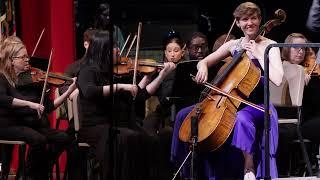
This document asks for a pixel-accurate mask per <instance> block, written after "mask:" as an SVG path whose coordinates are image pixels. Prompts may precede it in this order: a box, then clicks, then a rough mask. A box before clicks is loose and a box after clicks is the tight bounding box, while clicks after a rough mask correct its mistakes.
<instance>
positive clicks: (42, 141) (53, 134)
mask: <svg viewBox="0 0 320 180" xmlns="http://www.w3.org/2000/svg"><path fill="white" fill-rule="evenodd" d="M28 61H29V58H28V54H27V50H26V48H25V46H24V44H23V43H22V41H21V40H20V39H19V38H18V37H15V36H10V37H8V38H7V39H5V40H4V42H3V44H2V45H1V64H0V68H1V73H2V76H3V78H2V85H1V89H2V91H3V92H2V93H1V96H3V97H2V98H0V99H1V101H2V102H1V104H2V105H4V108H1V112H2V113H4V114H2V115H1V117H3V118H4V117H5V118H4V119H2V120H1V121H2V122H3V123H4V124H3V125H2V126H1V127H2V128H1V130H0V132H1V136H2V137H4V138H8V139H13V140H24V141H26V142H27V143H28V144H29V145H30V146H31V148H30V154H29V155H30V156H29V157H30V158H29V159H30V167H31V168H30V172H27V173H30V174H28V175H29V176H31V177H32V178H34V179H39V180H40V179H44V180H45V179H48V172H49V170H50V165H53V162H55V158H57V156H58V155H59V152H56V151H53V148H49V149H46V144H47V143H49V144H50V145H51V144H55V145H58V146H59V145H61V144H64V143H68V142H71V139H70V138H69V137H68V135H67V134H65V133H64V132H59V131H55V130H52V129H50V128H48V127H44V126H43V123H42V120H40V119H39V117H38V113H37V111H39V112H41V114H43V115H45V114H47V113H48V112H49V111H50V109H51V110H52V109H53V107H56V106H57V105H58V104H59V102H60V101H62V100H61V99H60V100H58V101H55V102H54V103H53V102H52V103H48V104H50V105H47V104H46V103H45V104H44V106H43V105H41V104H38V102H40V101H39V99H37V98H34V97H31V96H28V95H27V94H23V95H22V94H21V93H20V92H18V91H17V89H16V88H17V87H18V81H19V75H20V74H21V73H23V72H24V71H25V70H26V69H27V68H26V67H27V66H28ZM74 87H75V85H73V88H74ZM71 90H72V87H71V88H70V90H69V91H68V92H70V91H71ZM40 95H41V94H40ZM65 97H67V94H66V95H65ZM18 98H19V99H18ZM24 99H26V100H30V101H26V100H24ZM60 104H61V103H60ZM17 107H21V108H17ZM35 110H36V111H35ZM55 140H56V141H55ZM50 147H51V146H50ZM51 167H52V166H51Z"/></svg>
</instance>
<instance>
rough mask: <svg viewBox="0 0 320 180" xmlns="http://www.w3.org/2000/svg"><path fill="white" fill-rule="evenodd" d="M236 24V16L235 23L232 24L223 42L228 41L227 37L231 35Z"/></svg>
mask: <svg viewBox="0 0 320 180" xmlns="http://www.w3.org/2000/svg"><path fill="white" fill-rule="evenodd" d="M235 24H236V18H234V20H233V23H232V24H231V27H230V29H229V31H228V34H227V36H226V38H225V39H224V41H223V44H224V43H226V42H227V39H228V38H229V36H230V34H231V31H232V29H233V27H234V25H235Z"/></svg>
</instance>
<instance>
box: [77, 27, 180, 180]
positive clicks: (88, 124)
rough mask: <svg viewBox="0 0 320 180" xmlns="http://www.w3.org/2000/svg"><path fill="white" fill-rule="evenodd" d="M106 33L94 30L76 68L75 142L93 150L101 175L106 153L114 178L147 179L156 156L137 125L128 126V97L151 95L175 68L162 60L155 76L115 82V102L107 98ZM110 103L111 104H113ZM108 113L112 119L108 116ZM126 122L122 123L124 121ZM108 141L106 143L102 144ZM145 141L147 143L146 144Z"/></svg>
mask: <svg viewBox="0 0 320 180" xmlns="http://www.w3.org/2000/svg"><path fill="white" fill-rule="evenodd" d="M109 44H110V41H109V33H108V32H107V31H98V32H97V33H96V34H95V35H94V36H93V38H92V41H91V42H90V45H89V47H88V51H87V53H86V55H85V57H84V64H83V66H81V67H80V72H79V76H78V82H77V83H78V88H79V101H80V106H79V112H80V114H81V117H82V119H80V121H81V127H80V130H79V141H81V142H87V143H88V144H90V146H91V147H92V148H93V149H94V159H95V160H96V162H97V163H99V164H100V165H101V166H102V169H103V173H104V175H103V176H104V177H106V176H107V175H108V174H109V173H110V169H109V168H108V167H110V166H109V165H108V163H109V161H108V158H109V156H113V158H114V159H115V160H116V162H117V167H116V169H117V171H116V174H115V175H116V177H117V179H150V178H148V176H149V172H148V168H149V165H150V163H151V162H149V161H151V160H153V159H155V158H156V156H155V155H153V154H152V153H150V151H149V150H150V149H152V148H151V147H150V140H149V139H148V136H146V135H145V134H144V133H143V132H142V131H141V130H140V129H139V128H138V129H130V128H128V126H129V125H128V120H129V119H130V118H131V117H130V115H131V114H130V108H132V107H131V103H132V99H133V98H132V97H135V101H136V102H138V101H144V100H146V99H147V98H148V97H150V95H152V94H154V93H155V91H156V89H157V88H158V87H159V85H160V83H161V82H162V80H163V79H164V78H165V77H166V76H167V75H168V74H169V73H170V72H172V71H173V70H174V69H175V65H174V63H172V62H168V63H164V68H163V69H162V70H161V71H160V72H159V75H158V76H157V77H156V78H155V79H150V77H147V76H148V75H146V76H145V77H144V78H143V79H142V80H141V81H140V82H139V84H138V85H133V84H127V83H122V82H119V81H116V83H115V84H113V93H114V98H115V99H116V101H113V98H112V97H110V88H111V85H110V81H109V78H110V74H111V73H109V69H110V65H111V64H110V57H109V56H108V54H107V53H106V52H109V50H110V48H112V47H110V46H109ZM113 102H114V103H113ZM111 113H112V119H110V115H111ZM112 122H114V123H115V124H114V125H116V126H120V128H117V129H118V130H119V131H120V132H119V133H117V134H115V135H116V138H117V141H115V142H117V143H115V144H114V146H115V147H116V149H117V151H116V153H115V154H111V153H105V151H107V152H109V151H108V150H109V146H111V145H112V144H111V143H114V141H113V140H114V139H110V136H109V135H110V133H114V132H110V125H111V123H112ZM125 122H126V123H125ZM106 143H108V144H106ZM148 144H149V145H148ZM105 155H107V156H105Z"/></svg>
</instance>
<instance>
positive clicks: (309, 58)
mask: <svg viewBox="0 0 320 180" xmlns="http://www.w3.org/2000/svg"><path fill="white" fill-rule="evenodd" d="M308 49H309V51H307V54H306V58H305V60H304V61H303V62H302V66H303V67H304V71H305V73H306V74H309V75H311V76H319V77H320V67H319V65H318V64H317V63H316V58H317V57H316V55H315V52H314V50H313V49H312V48H308Z"/></svg>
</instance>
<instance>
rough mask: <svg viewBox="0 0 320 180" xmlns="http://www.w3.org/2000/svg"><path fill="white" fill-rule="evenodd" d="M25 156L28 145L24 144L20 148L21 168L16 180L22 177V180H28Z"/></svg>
mask: <svg viewBox="0 0 320 180" xmlns="http://www.w3.org/2000/svg"><path fill="white" fill-rule="evenodd" d="M25 154H26V145H25V144H22V145H20V147H19V167H18V171H17V175H16V179H17V178H19V176H20V175H21V177H22V180H26V164H25V163H26V162H25Z"/></svg>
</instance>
